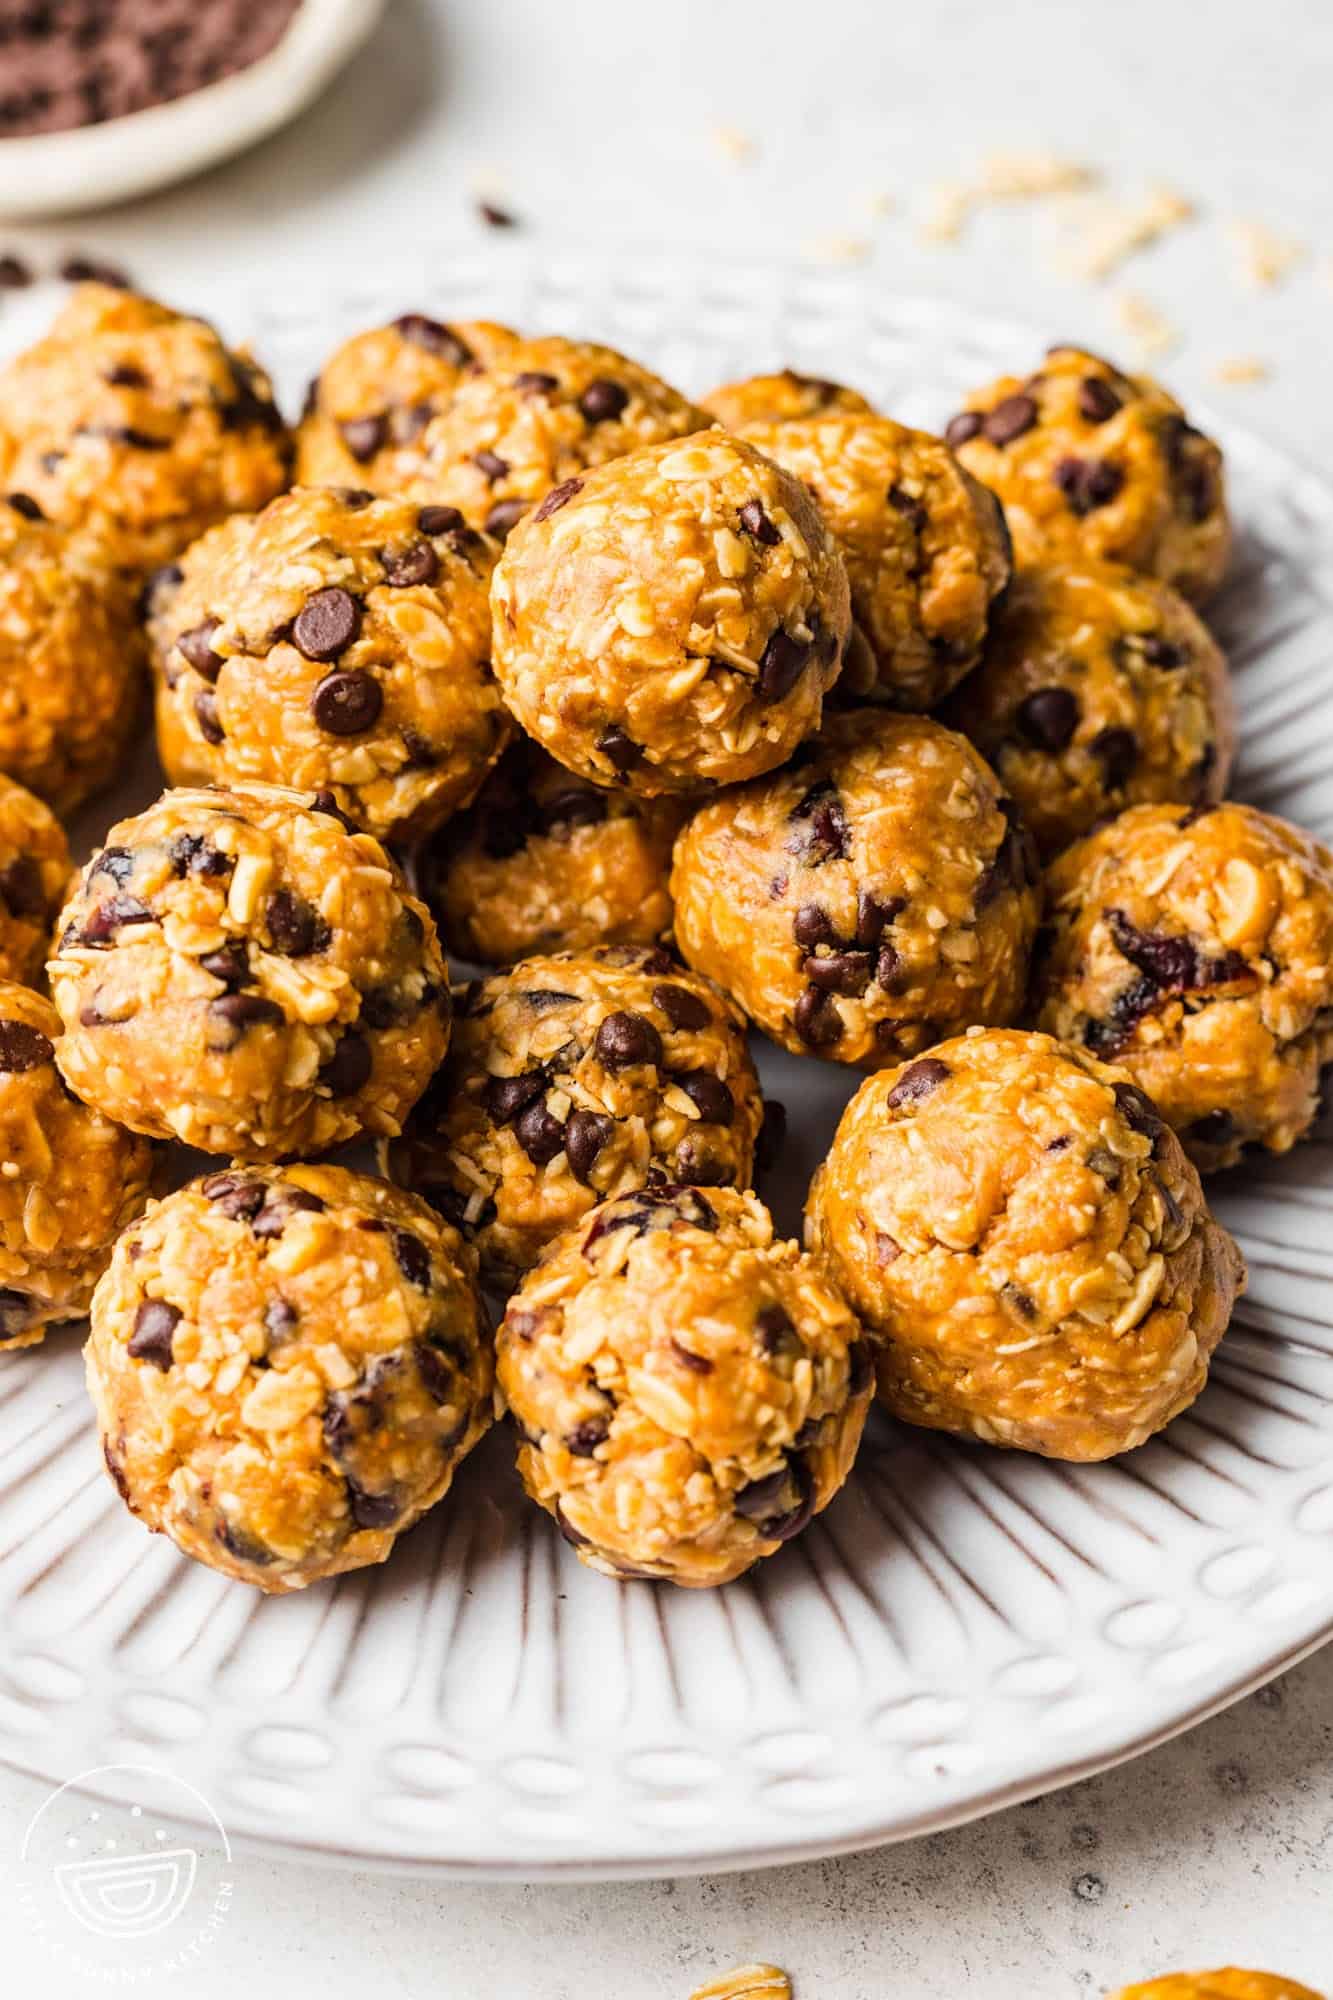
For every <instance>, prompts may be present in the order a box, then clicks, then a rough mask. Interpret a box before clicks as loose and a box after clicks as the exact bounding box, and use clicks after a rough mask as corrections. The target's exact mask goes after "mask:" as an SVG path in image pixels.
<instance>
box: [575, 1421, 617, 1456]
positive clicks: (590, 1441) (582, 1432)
mask: <svg viewBox="0 0 1333 2000" xmlns="http://www.w3.org/2000/svg"><path fill="white" fill-rule="evenodd" d="M610 1429H611V1419H610V1418H609V1417H588V1418H587V1419H586V1420H585V1421H584V1422H583V1423H581V1424H576V1425H575V1426H574V1428H573V1430H572V1431H570V1432H569V1434H568V1436H567V1437H566V1439H565V1450H566V1451H567V1452H569V1454H570V1455H571V1457H573V1458H591V1457H592V1456H593V1453H594V1452H595V1451H596V1450H597V1447H598V1445H599V1444H605V1443H606V1439H607V1434H608V1432H609V1431H610Z"/></svg>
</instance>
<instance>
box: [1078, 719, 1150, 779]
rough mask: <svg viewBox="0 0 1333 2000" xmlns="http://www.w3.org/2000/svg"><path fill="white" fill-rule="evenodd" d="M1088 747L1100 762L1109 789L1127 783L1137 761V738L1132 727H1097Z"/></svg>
mask: <svg viewBox="0 0 1333 2000" xmlns="http://www.w3.org/2000/svg"><path fill="white" fill-rule="evenodd" d="M1090 747H1091V749H1092V753H1093V755H1094V756H1095V757H1096V758H1098V759H1099V760H1100V762H1101V766H1102V769H1103V771H1104V773H1105V775H1106V784H1107V789H1108V790H1109V791H1113V792H1115V791H1119V790H1120V789H1121V787H1122V786H1124V785H1127V784H1128V783H1129V780H1130V779H1131V777H1132V776H1133V775H1134V767H1135V765H1136V764H1137V763H1138V761H1139V740H1138V738H1137V736H1135V734H1134V732H1133V730H1132V729H1119V728H1112V729H1099V730H1098V731H1097V734H1096V735H1095V736H1094V737H1093V739H1092V744H1091V746H1090Z"/></svg>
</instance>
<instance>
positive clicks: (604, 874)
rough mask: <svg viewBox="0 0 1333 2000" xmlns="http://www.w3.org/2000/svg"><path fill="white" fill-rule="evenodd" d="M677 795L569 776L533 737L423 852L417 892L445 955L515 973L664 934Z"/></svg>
mask: <svg viewBox="0 0 1333 2000" xmlns="http://www.w3.org/2000/svg"><path fill="white" fill-rule="evenodd" d="M685 811H686V807H685V805H684V802H683V801H681V800H677V799H640V798H636V797H635V796H634V795H633V794H632V793H630V792H623V791H622V792H607V791H602V790H601V789H600V787H598V786H597V785H591V784H589V783H588V781H587V779H586V778H576V777H575V776H574V774H573V772H572V771H567V770H566V769H565V767H564V765H563V764H557V763H556V762H555V761H554V759H553V758H550V757H548V756H547V755H546V752H545V751H544V750H539V749H538V748H537V745H536V744H535V743H533V742H532V741H531V739H530V738H528V737H526V736H525V737H523V738H522V739H521V740H520V741H519V742H517V743H515V744H513V745H512V746H511V748H510V749H508V750H507V751H506V752H505V754H504V756H503V757H502V758H501V759H500V762H499V764H498V765H497V766H496V768H495V770H494V771H493V772H492V773H491V775H490V777H489V778H488V779H487V780H486V783H485V784H484V785H483V786H482V788H481V791H480V792H479V793H478V795H477V798H476V799H475V801H474V802H473V804H472V805H471V806H470V807H469V808H468V810H467V811H466V812H463V813H459V815H458V816H457V818H456V819H453V820H451V821H450V823H449V825H448V826H447V827H445V828H443V829H442V830H441V832H440V833H439V834H438V835H437V836H436V837H435V840H434V842H433V843H432V844H431V845H430V846H428V847H427V848H426V849H424V850H423V851H422V853H421V854H420V855H419V856H418V861H417V869H418V878H419V880H420V882H421V892H422V894H423V896H424V897H425V899H426V901H427V903H428V904H429V905H430V908H431V911H432V913H433V914H434V917H435V921H436V922H437V924H438V925H439V927H440V935H441V937H442V938H443V940H444V942H445V944H446V945H447V946H448V948H449V950H450V951H451V952H456V953H457V955H458V956H459V957H460V958H467V959H474V960H477V961H479V962H480V963H482V964H483V965H512V964H514V963H515V961H516V960H518V959H520V958H530V957H532V956H533V954H534V953H538V952H550V951H583V950H586V949H587V948H588V946H590V945H596V944H655V943H656V942H657V941H658V939H660V938H661V937H663V936H664V935H665V934H666V933H667V932H668V931H669V930H670V929H671V898H670V896H669V895H668V893H667V878H668V876H669V875H670V873H671V845H672V842H673V841H674V839H675V837H676V835H677V833H678V832H679V831H680V826H681V821H682V820H683V818H684V816H685Z"/></svg>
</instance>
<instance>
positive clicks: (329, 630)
mask: <svg viewBox="0 0 1333 2000" xmlns="http://www.w3.org/2000/svg"><path fill="white" fill-rule="evenodd" d="M360 629H361V605H360V603H359V602H358V600H357V599H356V598H355V597H353V596H352V593H351V591H350V590H344V589H343V588H342V586H341V585H340V584H336V583H333V584H329V585H328V586H327V587H326V588H325V589H323V590H316V591H313V592H312V593H311V595H310V596H309V597H307V599H306V601H305V603H304V604H303V605H302V606H301V609H300V610H299V611H298V612H297V614H296V617H295V620H294V621H293V624H292V639H293V640H294V642H295V645H296V649H297V651H298V652H299V653H301V654H302V655H303V656H304V657H305V658H306V659H307V660H320V661H323V660H336V659H337V657H338V655H339V653H344V652H346V650H347V648H348V647H349V646H350V645H351V643H352V641H353V640H354V639H355V637H356V635H357V633H358V632H359V631H360ZM376 713H377V714H378V710H376ZM316 720H318V716H317V717H316ZM361 726H362V727H364V726H365V725H364V724H363V725H361Z"/></svg>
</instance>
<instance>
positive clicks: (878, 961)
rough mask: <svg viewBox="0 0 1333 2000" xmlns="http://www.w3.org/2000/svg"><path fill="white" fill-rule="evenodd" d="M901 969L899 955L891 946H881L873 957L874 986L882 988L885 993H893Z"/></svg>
mask: <svg viewBox="0 0 1333 2000" xmlns="http://www.w3.org/2000/svg"><path fill="white" fill-rule="evenodd" d="M901 969H902V957H901V955H900V954H899V953H898V952H897V951H896V950H895V949H894V947H893V946H892V945H891V944H882V945H881V946H880V948H879V951H878V953H877V954H876V957H875V984H876V986H882V987H883V988H884V991H885V992H886V993H892V992H894V991H895V990H896V987H897V980H898V974H899V972H900V971H901Z"/></svg>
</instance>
